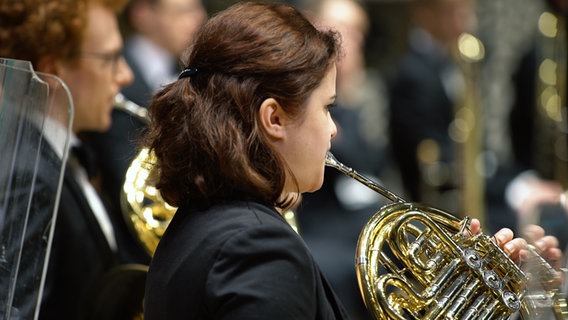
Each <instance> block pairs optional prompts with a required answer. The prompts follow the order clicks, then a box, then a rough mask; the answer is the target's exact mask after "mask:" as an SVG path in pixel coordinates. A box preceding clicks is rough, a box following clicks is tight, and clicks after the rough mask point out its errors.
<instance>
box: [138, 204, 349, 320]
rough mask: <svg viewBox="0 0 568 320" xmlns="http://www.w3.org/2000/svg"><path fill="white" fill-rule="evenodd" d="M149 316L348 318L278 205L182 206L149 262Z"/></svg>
mask: <svg viewBox="0 0 568 320" xmlns="http://www.w3.org/2000/svg"><path fill="white" fill-rule="evenodd" d="M144 311H145V314H144V316H145V319H148V320H153V319H160V320H163V319H164V320H165V319H263V320H264V319H271V320H276V319H346V318H347V316H346V315H345V312H344V311H343V307H342V305H341V304H340V302H339V301H338V300H337V298H336V296H335V294H334V292H333V290H332V289H331V287H330V286H329V284H328V282H327V281H326V279H325V278H324V277H323V275H322V273H321V271H320V269H319V267H318V266H317V265H316V263H315V262H314V260H313V257H312V255H311V254H310V252H309V250H308V248H307V246H306V245H305V243H304V241H303V240H302V239H301V237H300V236H299V235H298V234H297V233H296V232H295V231H294V230H293V229H292V228H291V227H290V226H289V225H288V223H287V222H286V221H285V220H284V218H282V217H281V216H280V215H279V214H278V213H277V212H276V211H275V210H274V209H273V208H269V207H266V206H263V205H260V204H258V203H253V202H229V203H226V204H221V205H216V206H213V207H212V208H210V209H208V210H205V211H197V210H191V209H189V208H180V209H179V210H178V212H177V213H176V214H175V216H174V219H173V220H172V221H171V223H170V225H169V226H168V229H167V230H166V233H165V235H164V236H163V238H162V239H161V241H160V244H159V245H158V248H157V251H156V253H155V255H154V257H153V260H152V263H151V265H150V271H149V274H148V277H147V285H146V295H145V310H144Z"/></svg>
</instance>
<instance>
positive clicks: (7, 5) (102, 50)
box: [0, 0, 133, 320]
mask: <svg viewBox="0 0 568 320" xmlns="http://www.w3.org/2000/svg"><path fill="white" fill-rule="evenodd" d="M124 5H125V0H37V1H13V0H0V8H2V10H1V13H0V17H1V18H0V43H2V45H1V46H0V57H4V58H12V59H19V60H27V61H30V62H31V63H32V65H33V68H34V70H35V71H39V72H43V73H48V74H53V75H55V76H57V77H59V78H61V79H62V80H63V82H64V83H65V84H66V85H67V86H68V88H69V91H70V93H71V96H72V99H73V105H74V116H73V122H72V137H71V145H72V146H73V148H74V149H75V148H76V147H79V146H80V145H81V140H80V138H79V136H80V134H81V133H82V132H85V131H99V132H102V131H105V130H107V129H108V128H109V127H110V125H111V122H112V119H111V111H112V108H113V101H114V97H115V96H116V94H117V93H119V92H120V90H121V89H122V87H124V86H125V85H127V84H129V83H131V82H132V80H133V74H132V71H131V69H130V68H129V66H128V65H127V63H126V61H125V60H124V58H123V57H122V54H121V52H122V46H123V42H122V37H121V34H120V32H119V29H118V21H117V19H116V14H117V13H119V12H120V10H122V8H123V7H124ZM8 17H10V18H8ZM60 107H61V108H67V106H60ZM47 121H49V122H50V123H52V124H53V125H54V127H58V126H61V128H64V127H65V125H66V123H63V122H60V119H50V118H48V120H47ZM50 132H51V131H49V132H48V133H47V134H45V135H44V136H43V138H44V139H45V143H43V145H42V148H41V149H40V157H42V158H47V157H52V156H54V155H56V156H59V157H60V158H61V157H62V154H58V152H57V150H55V148H54V147H53V145H54V144H53V141H54V139H57V137H56V136H55V135H50V134H49V133H50ZM60 153H61V151H60ZM40 161H42V160H40ZM45 161H46V160H45ZM30 170H32V169H31V168H30ZM55 174H56V173H53V172H51V173H50V172H45V171H40V172H38V178H37V179H38V183H40V182H42V181H48V180H49V179H53V178H52V176H53V175H55ZM54 194H55V190H42V192H41V194H38V195H37V199H41V198H42V197H44V198H49V197H53V196H54ZM60 199H61V200H60V203H59V209H58V212H57V219H56V225H55V231H54V237H53V242H52V247H51V252H50V256H49V262H48V267H47V275H46V280H45V285H44V291H43V296H42V299H41V306H40V316H39V318H40V319H62V318H64V319H75V320H77V319H87V318H89V317H91V316H92V315H93V314H95V313H96V311H95V310H94V304H95V303H96V301H98V298H99V297H100V296H99V295H98V292H97V290H98V289H99V288H101V287H104V281H105V280H104V279H105V278H104V277H106V275H107V274H109V273H110V272H112V270H113V268H115V267H117V266H118V265H119V263H120V260H119V252H120V250H121V243H120V242H118V241H117V239H118V238H119V234H117V233H116V232H115V228H114V226H113V221H112V219H111V217H109V215H108V212H107V210H106V208H105V205H104V204H103V201H102V200H101V198H100V197H99V196H98V194H97V192H96V191H95V189H94V187H93V186H92V185H91V184H90V182H89V179H88V178H87V174H86V172H85V168H84V167H82V166H81V165H80V164H79V158H75V157H73V156H71V157H70V159H69V161H68V166H67V168H66V170H65V176H64V181H63V187H62V191H61V198H60ZM23 205H24V204H22V206H23ZM37 214H47V212H45V213H44V212H39V213H37ZM33 227H34V226H29V227H28V228H29V229H30V230H28V233H29V234H30V237H32V238H33V237H34V236H38V237H39V236H41V235H40V234H41V232H45V231H44V230H34V229H33ZM20 270H26V266H23V267H22V268H20ZM0 272H2V271H0ZM18 290H20V291H18V295H17V297H16V298H17V299H23V300H26V299H31V298H30V297H29V296H28V295H26V294H27V293H25V290H26V288H18ZM22 305H24V304H22ZM121 307H122V306H121ZM27 312H29V311H28V310H18V313H19V315H20V317H21V318H22V319H31V318H32V317H31V315H30V314H27Z"/></svg>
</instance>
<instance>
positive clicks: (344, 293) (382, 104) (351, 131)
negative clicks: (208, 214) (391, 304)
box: [297, 0, 391, 319]
mask: <svg viewBox="0 0 568 320" xmlns="http://www.w3.org/2000/svg"><path fill="white" fill-rule="evenodd" d="M310 10H311V13H312V14H314V17H313V18H314V20H315V21H316V24H317V25H320V26H323V27H324V28H325V27H328V28H329V27H331V28H333V29H335V30H337V31H338V32H340V34H341V36H342V45H343V49H344V56H343V57H342V59H341V60H340V61H339V63H338V65H337V99H336V104H337V105H336V107H334V108H332V109H331V110H330V112H331V115H332V117H333V119H334V121H335V123H336V125H337V131H338V133H337V136H336V137H335V138H334V140H333V141H332V147H331V151H332V152H333V154H334V155H335V156H336V157H337V158H338V159H339V160H340V161H342V162H343V163H345V164H347V165H349V166H352V167H353V168H356V170H357V171H358V172H361V173H363V174H365V175H367V176H368V177H371V178H372V179H374V180H375V181H379V179H378V177H383V176H385V177H386V176H388V174H390V173H391V172H388V171H387V170H386V166H387V164H388V139H387V121H388V116H387V111H388V110H387V103H386V100H385V92H384V85H383V82H382V79H381V78H380V76H379V74H378V73H377V72H376V71H373V70H371V69H370V68H368V67H367V65H366V57H365V51H364V49H365V42H366V40H367V36H368V33H369V27H370V25H369V19H368V16H367V13H366V11H365V7H364V6H363V5H362V4H361V3H359V2H357V1H354V0H329V1H322V2H321V3H318V4H315V5H314V7H311V9H310ZM384 201H385V200H384V199H383V198H381V196H380V195H378V194H377V193H375V192H374V191H372V190H370V189H368V188H367V187H365V186H363V185H362V184H361V183H359V182H357V181H355V180H353V179H351V178H348V177H346V176H345V175H343V174H341V173H339V172H338V171H337V170H334V169H331V168H326V171H325V183H324V185H323V187H322V189H321V190H319V191H317V192H315V193H311V194H304V200H303V202H302V204H301V205H300V207H299V208H298V210H297V218H298V224H299V231H300V234H301V235H302V237H303V238H304V240H305V241H306V243H307V244H308V246H309V247H310V249H311V251H312V252H313V254H314V257H315V259H316V260H317V261H318V263H319V264H320V266H321V267H322V269H323V272H324V274H325V275H326V276H327V277H328V279H329V280H330V282H331V284H332V286H333V288H334V289H335V291H336V293H337V294H338V296H339V298H340V299H341V301H343V303H344V305H345V307H346V308H347V310H348V311H349V313H350V316H351V317H352V318H353V319H368V314H367V312H366V310H365V308H364V304H363V300H362V298H361V294H360V292H359V289H358V286H357V277H356V273H355V266H354V257H355V252H356V246H357V239H358V236H359V233H360V231H361V230H362V228H363V225H364V224H365V222H366V221H367V220H368V219H369V218H370V217H371V215H372V214H373V213H375V212H376V211H377V210H378V209H379V207H380V206H381V204H384V203H385V202H384Z"/></svg>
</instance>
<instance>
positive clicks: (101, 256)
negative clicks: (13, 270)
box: [11, 133, 118, 319]
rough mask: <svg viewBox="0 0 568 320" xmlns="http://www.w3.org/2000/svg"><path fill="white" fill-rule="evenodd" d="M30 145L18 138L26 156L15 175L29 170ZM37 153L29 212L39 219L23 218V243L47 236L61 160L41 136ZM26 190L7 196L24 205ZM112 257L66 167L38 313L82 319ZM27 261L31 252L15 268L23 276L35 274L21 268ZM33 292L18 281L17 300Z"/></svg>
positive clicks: (114, 259)
mask: <svg viewBox="0 0 568 320" xmlns="http://www.w3.org/2000/svg"><path fill="white" fill-rule="evenodd" d="M38 134H39V133H37V134H36V135H35V137H36V138H32V139H31V140H32V141H37V140H35V139H37V138H39V136H38ZM36 145H37V144H33V143H29V142H23V143H22V146H23V151H22V154H27V155H29V156H24V157H22V158H23V161H20V162H18V167H17V168H16V170H17V172H18V175H20V176H26V175H27V174H26V173H29V172H33V171H34V167H33V163H34V160H35V155H36V154H37V149H36V148H35V146H36ZM39 157H40V158H39V159H40V160H39V168H38V170H37V178H36V181H35V184H36V185H35V188H34V191H33V195H32V196H33V197H32V204H31V212H30V215H31V216H33V217H34V218H33V219H32V220H33V221H38V222H41V223H28V228H27V232H26V243H34V242H35V243H38V242H43V241H46V240H47V237H46V236H47V234H48V230H47V229H45V225H46V219H47V220H51V217H52V215H51V214H52V205H51V204H52V203H53V200H54V198H55V196H56V192H57V185H58V179H59V172H60V166H61V160H60V159H59V157H58V156H57V155H56V154H55V152H54V151H53V149H52V148H51V146H50V145H49V144H48V143H47V141H43V143H42V147H41V148H40V153H39ZM28 192H29V189H26V190H22V192H20V191H19V190H16V191H15V192H13V193H12V197H13V198H12V199H11V200H14V201H16V202H17V203H18V205H21V206H22V207H25V206H26V205H27V202H26V201H25V199H26V196H25V193H28ZM22 200H24V201H22ZM52 222H53V221H51V222H50V223H52ZM117 261H118V259H117V256H116V254H115V252H114V251H113V250H112V249H111V248H110V246H109V244H108V242H107V240H106V238H105V236H104V234H103V232H102V230H101V228H100V226H99V223H98V221H97V220H96V218H95V216H94V213H93V211H92V210H91V208H90V206H89V204H88V202H87V199H86V197H85V196H84V194H83V192H82V190H81V188H80V186H79V184H78V183H77V181H76V180H75V178H74V176H73V173H72V172H71V170H70V169H69V168H66V169H65V176H64V180H63V186H62V189H61V197H60V202H59V209H58V211H57V217H56V224H55V231H54V236H53V242H52V246H51V254H50V256H49V260H48V262H49V264H48V269H47V275H46V280H45V286H44V292H43V298H42V303H41V311H40V319H63V318H65V319H87V318H88V317H89V315H90V314H91V313H92V311H91V309H90V308H91V304H92V301H93V299H94V297H95V296H96V295H97V287H98V286H100V285H102V283H101V279H102V277H103V276H104V274H105V273H106V272H107V271H109V270H111V268H113V267H114V266H115V265H116V263H117ZM33 263H34V260H33V257H23V260H22V265H21V267H20V269H21V270H23V272H24V274H25V277H34V276H35V275H34V274H32V273H26V272H25V271H26V270H31V269H33V268H34V266H33V265H32V264H33ZM24 282H26V281H24ZM34 298H35V297H34V293H33V292H30V291H29V288H26V287H25V286H20V287H18V289H17V294H16V299H17V301H26V303H27V302H29V300H31V299H34ZM26 303H22V304H21V305H26ZM18 304H20V303H19V302H18ZM29 312H30V310H20V315H21V316H22V319H27V318H29V317H30V316H31V315H30V314H29Z"/></svg>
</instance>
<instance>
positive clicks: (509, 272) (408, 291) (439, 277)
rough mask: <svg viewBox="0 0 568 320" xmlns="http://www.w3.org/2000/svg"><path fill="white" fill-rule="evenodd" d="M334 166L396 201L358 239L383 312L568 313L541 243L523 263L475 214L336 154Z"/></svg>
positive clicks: (360, 272)
mask: <svg viewBox="0 0 568 320" xmlns="http://www.w3.org/2000/svg"><path fill="white" fill-rule="evenodd" d="M326 165H327V166H329V167H332V168H335V169H337V170H339V171H340V172H342V173H344V174H346V175H347V176H349V177H352V178H354V179H356V180H357V181H359V182H361V183H363V184H364V185H366V186H367V187H369V188H371V189H373V190H375V191H376V192H378V193H380V194H381V195H383V196H385V197H386V198H387V199H389V200H391V201H392V203H390V204H387V205H385V206H384V207H382V208H381V209H380V210H379V211H378V212H377V213H375V214H374V215H373V216H372V218H371V219H370V220H369V221H368V222H367V223H366V224H365V226H364V228H363V230H362V231H361V233H360V236H359V240H358V244H357V256H356V271H357V279H358V282H359V288H360V290H361V295H362V297H363V300H364V302H365V305H366V307H367V309H368V311H369V312H370V313H371V314H372V316H373V317H374V318H375V319H509V318H511V316H513V315H517V314H518V315H520V316H521V318H522V319H545V316H546V315H547V313H549V312H552V313H553V314H554V317H555V319H568V313H567V311H566V301H565V297H564V294H563V293H561V292H560V290H559V285H558V281H557V279H558V278H557V275H556V272H555V270H554V269H553V268H552V267H551V266H550V265H549V264H548V263H547V262H546V261H545V260H544V259H543V258H542V257H541V256H540V255H538V253H537V252H536V249H535V248H534V247H532V246H529V247H528V248H527V250H528V252H529V256H530V257H531V259H529V261H532V263H531V264H530V266H531V268H530V269H524V270H521V268H520V267H519V266H517V265H516V264H515V263H514V262H513V261H512V260H511V259H510V258H509V257H508V256H507V254H506V253H505V252H504V251H503V250H502V249H501V248H499V246H498V245H496V243H495V241H494V240H493V238H492V237H490V236H487V235H484V234H483V233H479V234H473V233H472V232H471V230H470V229H469V225H470V218H468V217H466V218H464V219H463V220H460V219H458V218H457V217H455V216H454V215H452V214H450V213H447V212H445V211H442V210H439V209H436V208H432V207H429V206H426V205H423V204H419V203H409V202H406V201H404V200H403V199H402V198H400V197H399V196H397V195H395V194H394V193H392V192H390V191H389V190H387V189H385V188H383V187H382V186H380V185H378V184H376V183H375V182H373V181H371V180H369V179H368V178H366V177H364V176H362V175H360V174H359V173H357V172H356V171H355V170H353V169H351V168H349V167H347V166H345V165H343V164H342V163H340V162H339V161H337V159H335V157H334V156H333V154H331V153H328V154H327V156H326ZM535 286H538V287H539V288H540V290H534V287H535Z"/></svg>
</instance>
